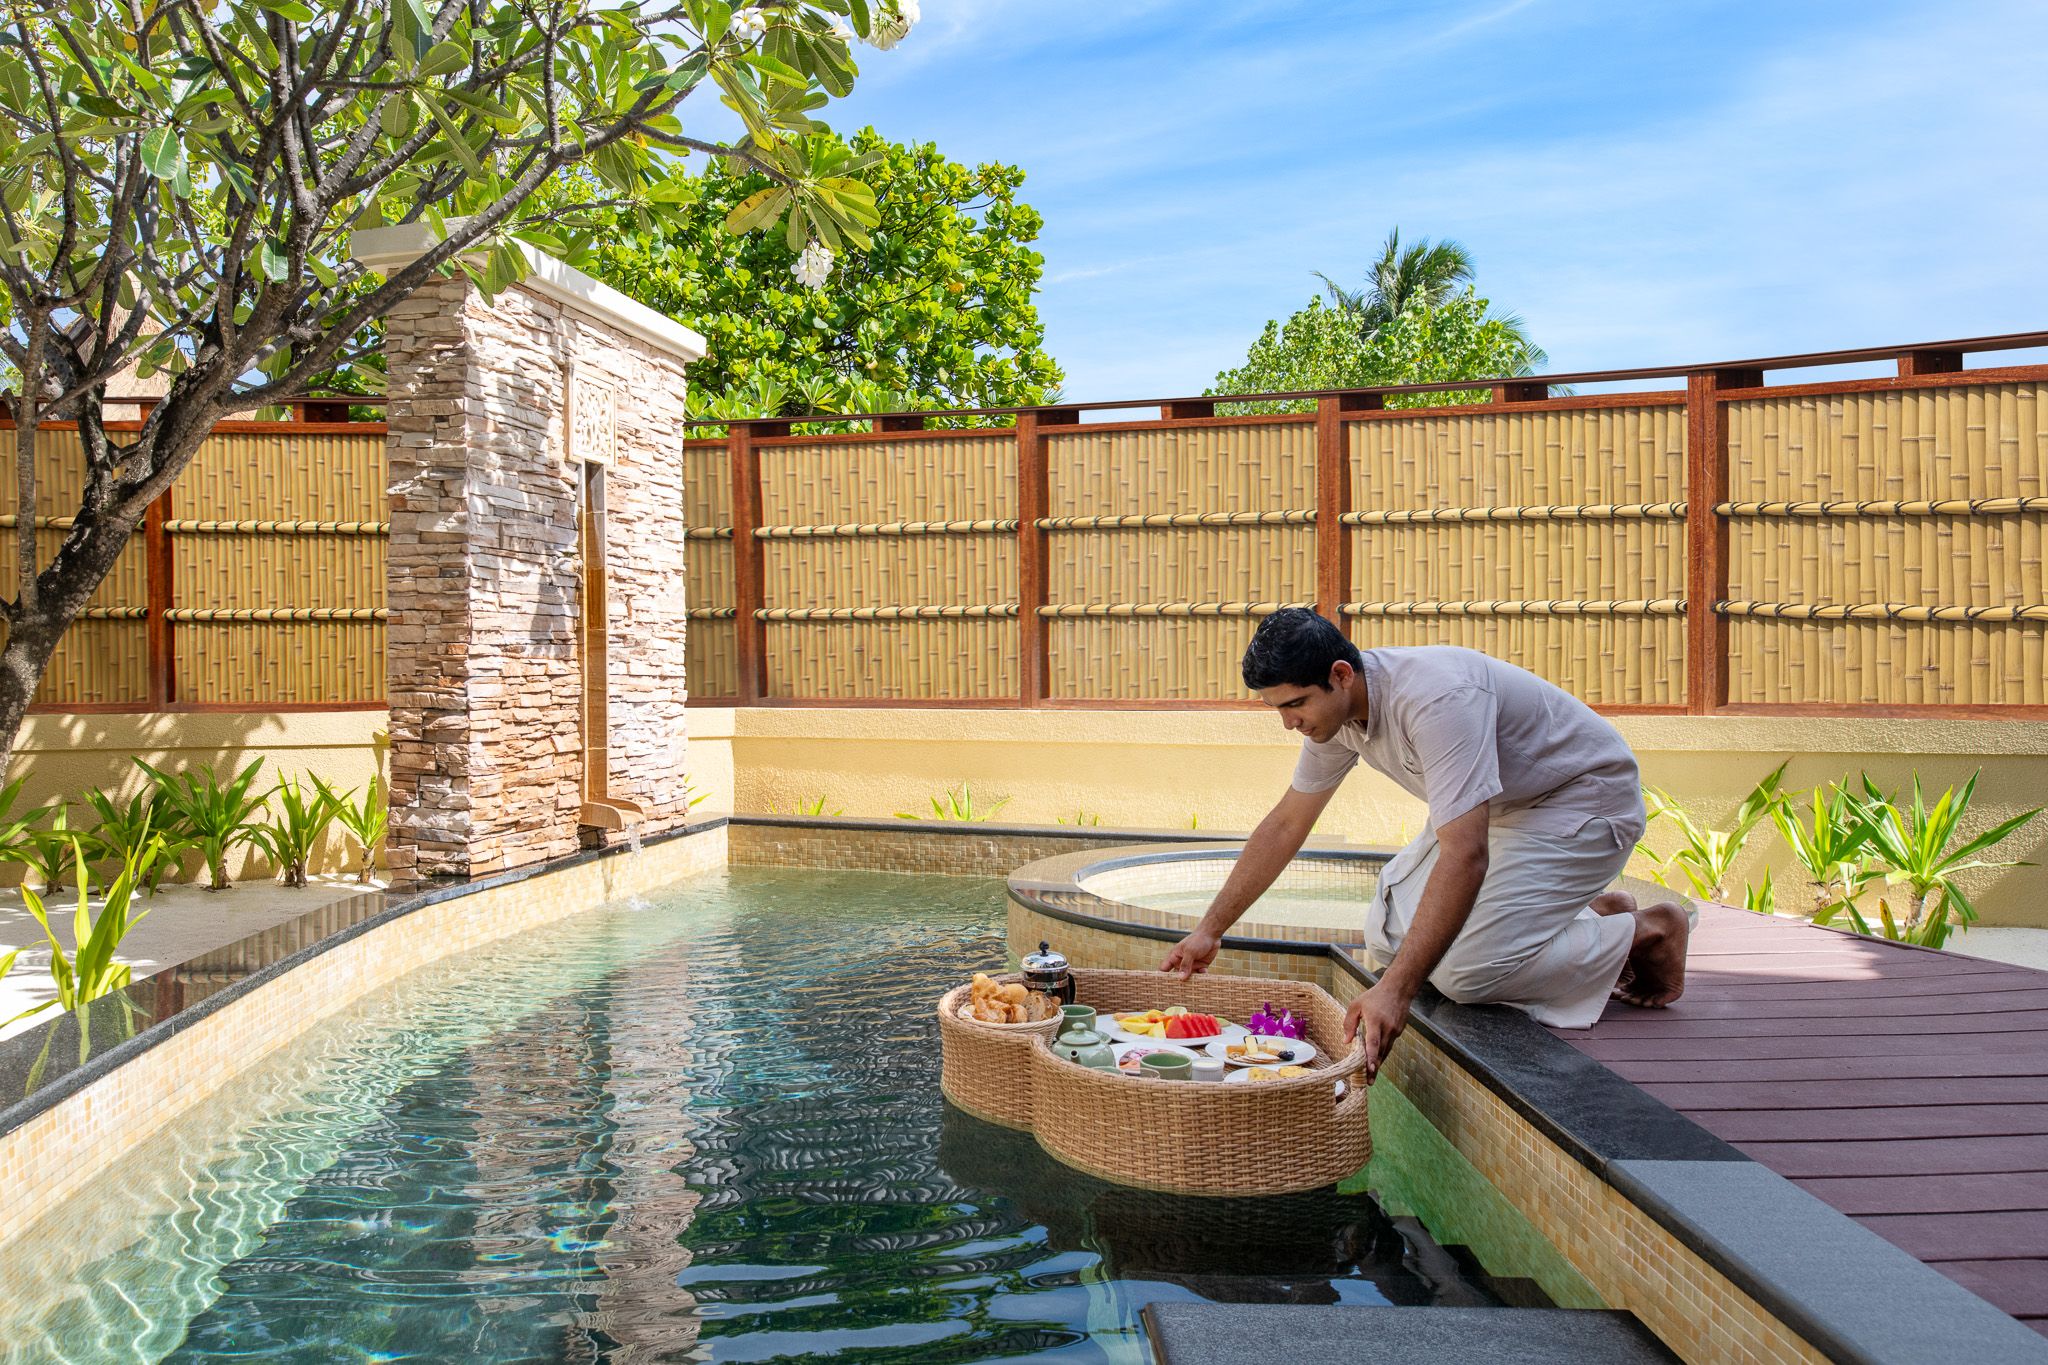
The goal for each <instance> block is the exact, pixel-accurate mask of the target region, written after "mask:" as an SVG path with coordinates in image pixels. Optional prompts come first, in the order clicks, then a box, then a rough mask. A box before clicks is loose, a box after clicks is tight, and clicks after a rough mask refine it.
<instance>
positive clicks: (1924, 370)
mask: <svg viewBox="0 0 2048 1365" xmlns="http://www.w3.org/2000/svg"><path fill="white" fill-rule="evenodd" d="M1962 368H1963V353H1962V352H1961V351H1904V352H1901V353H1900V355H1899V378H1901V379H1912V378H1914V377H1915V376H1918V375H1923V374H1960V373H1961V372H1962Z"/></svg>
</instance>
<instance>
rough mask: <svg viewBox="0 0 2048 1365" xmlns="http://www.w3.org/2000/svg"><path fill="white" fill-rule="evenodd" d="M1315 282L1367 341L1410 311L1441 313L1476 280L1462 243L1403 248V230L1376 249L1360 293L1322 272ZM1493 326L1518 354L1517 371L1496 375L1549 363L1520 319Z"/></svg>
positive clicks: (1508, 316) (1501, 317)
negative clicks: (1462, 290) (1461, 291)
mask: <svg viewBox="0 0 2048 1365" xmlns="http://www.w3.org/2000/svg"><path fill="white" fill-rule="evenodd" d="M1316 278H1317V279H1319V280H1321V281H1322V282H1323V289H1324V292H1325V294H1326V295H1327V296H1328V297H1329V300H1330V305H1331V306H1332V307H1333V308H1335V309H1337V310H1338V311H1339V312H1341V313H1343V314H1344V315H1345V316H1347V317H1348V318H1350V320H1351V321H1352V323H1353V324H1354V325H1355V326H1356V327H1357V329H1358V333H1359V335H1360V336H1362V337H1367V338H1370V337H1372V336H1375V335H1377V334H1378V333H1379V331H1380V330H1381V329H1382V328H1385V327H1388V326H1391V325H1392V324H1393V322H1394V321H1395V320H1396V319H1397V318H1399V317H1400V316H1401V314H1403V313H1405V312H1407V311H1408V310H1409V309H1410V308H1412V307H1418V306H1419V307H1422V308H1437V307H1441V306H1442V305H1443V304H1444V303H1446V302H1447V301H1449V300H1450V299H1451V298H1452V297H1453V296H1454V295H1455V294H1457V293H1458V292H1459V291H1460V290H1461V289H1463V288H1465V287H1467V286H1469V285H1471V284H1472V283H1473V280H1474V278H1475V276H1474V269H1473V263H1472V253H1471V252H1470V251H1468V250H1466V249H1465V246H1464V244H1463V243H1462V242H1454V241H1452V240H1451V239H1450V238H1448V237H1445V238H1443V239H1442V240H1440V241H1435V242H1432V241H1430V240H1429V239H1428V238H1427V237H1424V238H1423V239H1422V240H1420V241H1417V242H1413V243H1410V244H1409V245H1408V246H1407V247H1403V246H1402V245H1401V229H1399V228H1398V227H1397V228H1395V229H1394V230H1393V231H1391V232H1389V233H1388V234H1387V241H1386V245H1385V246H1384V247H1382V248H1381V249H1380V255H1379V259H1378V260H1376V261H1374V262H1373V264H1372V268H1371V269H1370V270H1369V271H1368V272H1367V275H1366V281H1365V283H1364V285H1362V286H1361V287H1359V288H1357V289H1346V288H1344V286H1343V285H1341V284H1339V283H1337V281H1335V280H1333V279H1331V278H1330V277H1329V276H1328V275H1325V274H1323V273H1322V272H1321V271H1320V270H1319V271H1317V272H1316ZM1494 320H1495V321H1497V322H1499V323H1500V324H1501V327H1502V334H1503V335H1505V336H1507V337H1510V338H1512V339H1513V341H1514V344H1516V345H1518V346H1520V347H1521V349H1522V359H1521V362H1520V368H1515V369H1506V370H1500V371H1497V372H1496V373H1499V374H1529V373H1531V372H1532V371H1534V370H1536V369H1538V368H1539V367H1541V366H1542V365H1543V364H1544V363H1545V362H1546V361H1548V360H1549V359H1550V357H1549V356H1548V355H1546V354H1545V353H1544V351H1543V348H1542V347H1540V346H1538V345H1537V344H1536V343H1535V342H1534V341H1532V340H1530V338H1529V334H1528V329H1527V328H1526V327H1525V326H1524V325H1523V323H1522V319H1521V318H1520V317H1519V316H1517V315H1516V314H1514V313H1502V314H1498V315H1496V316H1495V318H1494Z"/></svg>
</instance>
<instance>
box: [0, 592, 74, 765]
mask: <svg viewBox="0 0 2048 1365" xmlns="http://www.w3.org/2000/svg"><path fill="white" fill-rule="evenodd" d="M69 624H70V621H69V620H68V619H59V618H57V617H55V616H54V614H52V613H51V612H48V611H36V612H32V613H27V614H25V615H24V616H23V617H22V619H20V620H18V621H15V622H13V623H11V624H10V625H8V626H7V628H6V637H7V643H6V645H5V646H4V647H0V777H4V776H5V775H6V772H7V769H8V765H9V764H10V763H11V762H12V760H13V758H14V740H15V736H16V735H18V734H19V733H20V732H21V722H22V719H23V718H24V717H25V716H27V715H28V707H29V703H30V702H32V701H34V700H35V696H36V688H37V687H38V686H40V685H41V683H42V681H43V670H44V669H45V668H48V667H49V666H50V656H51V655H52V654H54V653H56V652H57V641H59V640H60V639H62V638H63V637H64V627H65V626H67V625H69Z"/></svg>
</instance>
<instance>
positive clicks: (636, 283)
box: [588, 128, 1060, 417]
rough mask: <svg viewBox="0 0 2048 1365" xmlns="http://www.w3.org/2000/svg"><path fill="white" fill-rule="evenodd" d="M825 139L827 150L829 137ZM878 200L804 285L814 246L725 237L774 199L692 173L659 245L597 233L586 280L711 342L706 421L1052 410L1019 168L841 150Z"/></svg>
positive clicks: (702, 392) (861, 146)
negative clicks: (741, 212)
mask: <svg viewBox="0 0 2048 1365" xmlns="http://www.w3.org/2000/svg"><path fill="white" fill-rule="evenodd" d="M824 136H825V135H822V134H821V135H820V137H821V138H822V137H824ZM836 145H840V146H843V147H844V149H845V151H846V153H847V154H848V155H849V156H850V157H851V158H853V164H856V165H858V166H859V168H860V175H861V177H862V179H863V180H865V181H866V183H867V184H868V185H869V186H871V187H872V188H873V190H874V196H875V213H876V218H877V221H876V222H875V224H874V226H873V227H871V228H870V229H869V230H868V233H867V241H866V243H865V245H856V244H852V243H849V244H847V245H846V246H845V247H844V248H843V249H842V250H840V251H839V252H838V253H837V254H836V255H835V256H834V258H833V263H832V269H831V273H830V274H829V276H828V277H827V278H826V279H825V281H824V282H823V284H822V285H821V286H819V287H817V288H807V287H805V285H804V284H803V283H802V282H801V280H800V279H799V278H798V274H797V268H798V266H799V264H800V257H801V251H800V250H799V248H801V247H802V246H803V244H802V243H796V244H795V245H794V246H793V245H792V243H791V242H790V241H789V240H788V239H787V238H786V237H783V236H778V235H775V234H755V235H750V236H745V237H735V236H733V235H732V234H731V233H728V232H727V231H726V230H725V227H724V223H725V219H726V217H727V215H728V214H730V213H731V212H732V211H733V209H734V208H736V207H737V206H738V205H740V204H742V203H744V202H746V201H747V199H748V198H749V197H750V196H752V195H754V194H757V193H759V191H760V190H761V189H762V188H763V187H765V186H766V185H768V183H769V182H768V180H767V179H766V177H764V176H763V175H761V174H760V173H759V172H758V171H756V170H754V169H753V168H751V167H748V166H745V165H743V164H730V163H725V162H713V163H712V164H711V165H710V166H709V167H707V168H706V169H705V170H704V171H703V172H702V173H701V174H695V175H693V174H690V173H688V172H686V171H685V170H683V169H681V168H678V169H676V170H674V171H672V172H671V173H670V177H669V179H668V180H667V181H665V182H664V184H663V186H662V192H664V193H668V194H671V195H672V196H673V197H674V198H676V199H678V200H680V201H683V202H679V203H677V204H676V205H674V206H673V207H672V208H671V209H670V210H669V211H668V212H666V213H664V214H663V215H662V216H661V217H660V219H659V220H657V221H656V222H655V223H653V224H652V225H651V227H649V228H642V229H640V230H637V231H634V230H631V226H632V225H631V223H630V221H629V219H630V215H629V214H626V213H622V212H616V211H612V212H613V213H614V216H615V217H617V218H618V220H619V227H620V229H621V230H620V231H618V232H617V233H605V232H601V233H600V234H599V244H598V245H597V246H596V247H595V248H594V251H593V254H592V256H591V258H590V261H589V265H588V268H589V269H590V270H591V271H592V273H594V274H596V275H597V276H598V277H599V278H601V279H603V280H605V281H606V282H608V283H610V284H611V285H612V286H613V287H614V288H617V289H619V290H620V291H622V292H623V293H626V294H629V295H631V296H632V297H634V298H636V299H639V300H640V301H641V302H642V303H645V304H647V305H649V306H650V307H653V308H656V309H659V310H660V311H662V312H664V313H667V314H669V315H670V316H671V317H675V318H678V319H680V320H682V321H683V322H686V323H688V324H689V325H690V326H692V327H694V328H696V329H697V330H698V331H700V332H702V333H703V334H704V336H705V338H706V339H707V341H708V342H709V343H710V344H709V349H708V350H707V352H706V354H705V356H704V358H703V359H702V360H700V361H698V362H697V363H696V364H694V365H692V366H691V367H690V389H689V401H690V410H691V413H692V415H694V416H705V417H772V416H778V415H795V414H800V413H811V412H885V411H903V410H907V409H912V408H954V407H1007V406H1012V405H1026V404H1035V403H1041V402H1044V401H1046V400H1047V399H1048V398H1049V397H1051V396H1052V395H1053V394H1054V393H1055V392H1056V391H1057V389H1058V386H1059V382H1060V370H1059V367H1058V366H1057V365H1056V364H1054V363H1053V360H1052V358H1051V357H1050V356H1049V355H1047V354H1046V352H1045V349H1044V344H1045V328H1044V327H1043V325H1041V323H1040V322H1039V319H1038V310H1037V308H1036V306H1035V305H1034V303H1033V301H1032V300H1033V296H1034V295H1035V294H1036V292H1037V289H1038V282H1039V275H1040V272H1041V269H1042V267H1043V265H1044V257H1043V256H1041V255H1040V254H1039V253H1038V251H1037V250H1035V249H1034V246H1033V244H1034V243H1035V242H1036V241H1037V239H1038V234H1039V230H1040V227H1041V225H1042V220H1041V219H1040V217H1039V214H1038V212H1037V210H1035V209H1033V208H1032V207H1031V206H1030V205H1028V204H1026V203H1023V202H1022V201H1021V200H1020V199H1019V198H1018V192H1019V189H1020V188H1021V186H1022V185H1023V181H1024V173H1023V172H1022V171H1021V170H1019V169H1017V168H1016V167H1014V166H1005V165H1000V164H995V163H985V164H982V165H978V166H972V167H969V166H965V165H962V164H960V163H958V162H955V161H952V160H950V159H948V158H947V157H946V156H945V155H943V154H942V153H941V152H940V151H939V150H938V148H937V147H935V146H933V145H932V144H930V143H920V144H916V145H905V144H903V143H896V142H890V141H888V140H887V139H885V138H883V137H882V136H881V135H880V134H878V133H876V132H875V131H874V130H873V129H872V128H869V129H864V130H862V131H861V132H859V133H857V134H855V135H854V136H853V138H852V139H851V140H850V141H848V142H846V143H844V144H836Z"/></svg>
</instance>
